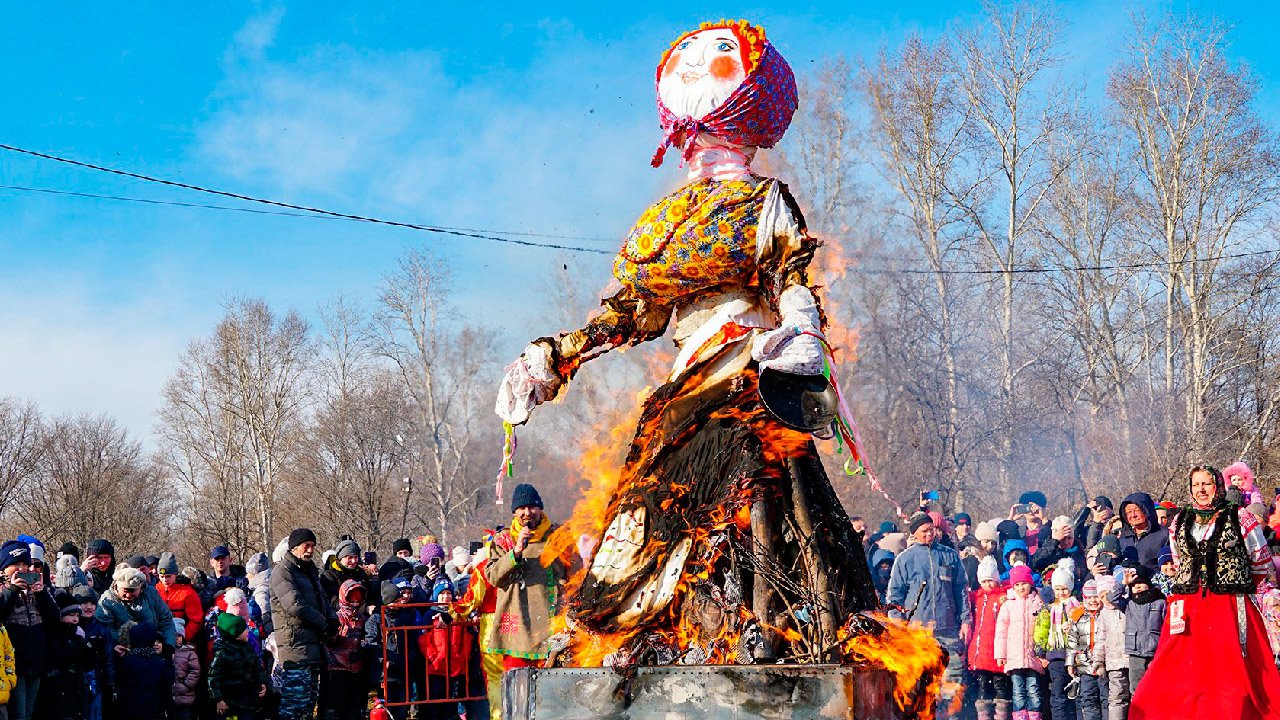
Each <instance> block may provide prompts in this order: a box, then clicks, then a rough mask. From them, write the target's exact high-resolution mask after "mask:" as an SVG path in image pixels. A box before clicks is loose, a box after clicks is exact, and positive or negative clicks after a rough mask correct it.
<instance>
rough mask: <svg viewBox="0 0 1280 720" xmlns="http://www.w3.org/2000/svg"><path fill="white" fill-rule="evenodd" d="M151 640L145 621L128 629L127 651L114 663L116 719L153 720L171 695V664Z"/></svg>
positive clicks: (152, 635)
mask: <svg viewBox="0 0 1280 720" xmlns="http://www.w3.org/2000/svg"><path fill="white" fill-rule="evenodd" d="M99 607H101V606H99ZM169 627H170V628H172V627H173V622H172V621H170V622H169ZM155 640H156V633H155V630H154V628H151V627H149V626H147V625H135V626H133V627H132V628H131V629H130V630H129V651H128V652H127V653H125V654H124V656H123V657H120V658H117V659H116V663H115V666H116V688H117V689H118V692H117V693H116V703H115V714H114V717H115V718H116V719H117V720H156V719H157V718H159V717H160V715H161V713H162V712H164V709H165V707H166V706H167V705H168V703H169V698H170V697H171V696H172V695H173V666H172V665H170V664H169V662H168V661H167V660H165V659H164V658H163V657H161V656H160V655H159V654H158V653H157V652H156V651H155V648H154V647H152V645H153V644H154V642H155Z"/></svg>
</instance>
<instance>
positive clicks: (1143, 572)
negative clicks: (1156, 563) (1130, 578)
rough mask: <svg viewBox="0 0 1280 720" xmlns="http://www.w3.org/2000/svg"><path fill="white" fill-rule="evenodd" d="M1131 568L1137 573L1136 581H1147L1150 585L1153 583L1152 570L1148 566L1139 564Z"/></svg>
mask: <svg viewBox="0 0 1280 720" xmlns="http://www.w3.org/2000/svg"><path fill="white" fill-rule="evenodd" d="M1131 569H1132V570H1133V572H1134V574H1135V575H1137V580H1136V581H1135V582H1144V583H1147V584H1148V585H1150V584H1151V570H1150V569H1148V568H1147V566H1145V565H1138V566H1135V567H1133V568H1131Z"/></svg>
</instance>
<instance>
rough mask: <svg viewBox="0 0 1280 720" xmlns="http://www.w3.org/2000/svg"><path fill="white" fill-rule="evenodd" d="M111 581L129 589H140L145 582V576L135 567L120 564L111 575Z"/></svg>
mask: <svg viewBox="0 0 1280 720" xmlns="http://www.w3.org/2000/svg"><path fill="white" fill-rule="evenodd" d="M111 583H112V584H113V585H119V586H121V587H124V588H128V589H129V590H141V589H142V588H143V586H144V585H146V584H147V576H146V575H144V574H142V571H141V570H139V569H137V568H131V567H129V566H128V565H121V566H120V567H118V568H116V572H115V574H114V575H112V576H111Z"/></svg>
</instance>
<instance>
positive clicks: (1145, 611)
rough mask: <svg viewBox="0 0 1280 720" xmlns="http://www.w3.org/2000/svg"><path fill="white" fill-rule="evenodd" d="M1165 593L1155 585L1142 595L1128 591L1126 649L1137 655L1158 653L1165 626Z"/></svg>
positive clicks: (1149, 655) (1127, 651) (1125, 625)
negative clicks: (1157, 647) (1158, 645)
mask: <svg viewBox="0 0 1280 720" xmlns="http://www.w3.org/2000/svg"><path fill="white" fill-rule="evenodd" d="M1164 609H1165V598H1164V594H1163V593H1161V592H1160V591H1159V590H1156V589H1155V588H1154V587H1153V588H1151V590H1149V591H1148V592H1147V593H1145V594H1144V595H1142V596H1138V595H1135V594H1134V593H1128V595H1127V604H1126V606H1125V609H1124V651H1125V652H1126V653H1128V654H1130V655H1133V656H1136V657H1144V658H1150V657H1155V655H1156V643H1157V642H1159V640H1160V630H1161V628H1162V627H1163V626H1164Z"/></svg>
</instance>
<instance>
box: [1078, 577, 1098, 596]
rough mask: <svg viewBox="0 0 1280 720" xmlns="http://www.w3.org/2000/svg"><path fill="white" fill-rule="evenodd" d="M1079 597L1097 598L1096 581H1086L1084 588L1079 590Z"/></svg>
mask: <svg viewBox="0 0 1280 720" xmlns="http://www.w3.org/2000/svg"><path fill="white" fill-rule="evenodd" d="M1080 596H1081V597H1085V598H1093V597H1098V581H1097V580H1092V579H1090V580H1086V581H1085V583H1084V587H1083V588H1082V589H1081V590H1080Z"/></svg>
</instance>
